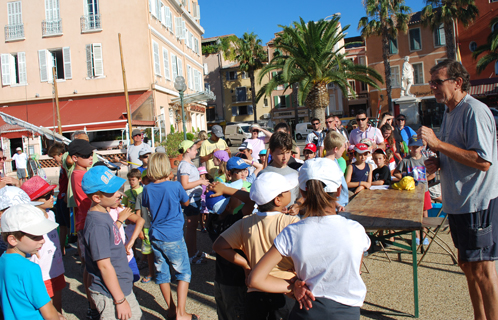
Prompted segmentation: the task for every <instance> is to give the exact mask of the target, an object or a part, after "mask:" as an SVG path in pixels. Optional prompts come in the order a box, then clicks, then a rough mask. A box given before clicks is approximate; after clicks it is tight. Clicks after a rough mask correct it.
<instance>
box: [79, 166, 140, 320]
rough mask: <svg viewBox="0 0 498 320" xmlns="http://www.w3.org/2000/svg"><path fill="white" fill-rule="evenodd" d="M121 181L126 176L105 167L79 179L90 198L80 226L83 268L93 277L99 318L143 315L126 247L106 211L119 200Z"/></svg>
mask: <svg viewBox="0 0 498 320" xmlns="http://www.w3.org/2000/svg"><path fill="white" fill-rule="evenodd" d="M124 183H125V179H123V178H120V177H117V176H115V175H114V174H113V173H112V172H111V171H110V170H109V169H108V168H107V167H104V166H97V167H93V168H92V169H90V170H89V171H88V172H86V173H85V175H84V176H83V179H82V181H81V187H82V189H83V192H85V194H86V195H87V196H88V198H90V200H91V201H92V204H91V206H90V209H89V210H88V214H87V217H86V222H85V228H84V229H83V242H84V244H85V257H86V259H85V263H86V269H87V271H88V273H89V274H90V275H91V276H92V277H91V278H92V282H91V284H90V286H89V291H90V296H91V298H92V300H93V301H94V302H95V306H96V308H97V310H98V313H99V314H100V317H101V318H102V319H115V318H116V316H117V318H118V319H141V318H142V310H140V305H139V304H138V302H137V299H136V298H135V295H134V294H133V291H132V287H133V273H132V271H131V269H130V267H129V265H128V259H127V257H126V249H125V246H124V243H123V241H122V239H121V236H120V233H119V228H118V225H117V224H116V223H115V222H114V221H113V219H112V218H111V216H110V215H109V212H108V210H109V208H111V207H115V206H116V205H117V204H118V203H119V202H120V200H121V194H120V193H119V192H118V190H119V189H120V188H121V186H122V185H123V184H124ZM116 222H117V223H119V224H120V226H121V225H122V224H123V221H122V220H119V219H118V220H117V221H116ZM140 231H141V230H140V229H139V228H137V229H136V230H135V232H134V233H133V235H132V237H131V239H130V241H129V243H128V245H127V247H128V248H130V249H131V246H132V245H133V243H134V242H135V239H136V238H137V237H138V234H139V233H140ZM130 244H131V246H130Z"/></svg>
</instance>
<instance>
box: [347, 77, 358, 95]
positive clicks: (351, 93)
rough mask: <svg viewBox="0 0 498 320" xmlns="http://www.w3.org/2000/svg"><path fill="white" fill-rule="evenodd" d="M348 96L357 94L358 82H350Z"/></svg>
mask: <svg viewBox="0 0 498 320" xmlns="http://www.w3.org/2000/svg"><path fill="white" fill-rule="evenodd" d="M348 84H349V87H348V96H350V97H352V96H353V92H354V93H355V94H356V81H354V80H348Z"/></svg>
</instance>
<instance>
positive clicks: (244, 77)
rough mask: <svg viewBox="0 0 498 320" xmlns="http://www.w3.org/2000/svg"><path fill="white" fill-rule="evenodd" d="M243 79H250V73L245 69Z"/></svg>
mask: <svg viewBox="0 0 498 320" xmlns="http://www.w3.org/2000/svg"><path fill="white" fill-rule="evenodd" d="M241 78H242V79H249V74H248V73H247V72H245V71H242V77H241Z"/></svg>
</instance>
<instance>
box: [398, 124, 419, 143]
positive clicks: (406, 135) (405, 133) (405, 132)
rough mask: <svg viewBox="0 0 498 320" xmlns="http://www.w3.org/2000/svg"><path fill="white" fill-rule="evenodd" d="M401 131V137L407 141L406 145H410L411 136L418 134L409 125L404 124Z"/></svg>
mask: <svg viewBox="0 0 498 320" xmlns="http://www.w3.org/2000/svg"><path fill="white" fill-rule="evenodd" d="M400 132H401V137H402V138H403V141H404V142H405V143H406V145H408V141H410V138H411V137H412V136H414V135H416V134H417V133H416V132H415V131H413V129H412V128H410V127H409V126H404V127H403V129H401V130H400Z"/></svg>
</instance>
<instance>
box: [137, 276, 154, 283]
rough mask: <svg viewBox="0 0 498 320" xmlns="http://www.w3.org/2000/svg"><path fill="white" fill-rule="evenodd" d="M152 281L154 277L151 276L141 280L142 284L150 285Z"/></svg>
mask: <svg viewBox="0 0 498 320" xmlns="http://www.w3.org/2000/svg"><path fill="white" fill-rule="evenodd" d="M151 281H152V277H151V276H146V277H143V278H142V280H140V282H141V283H149V282H151Z"/></svg>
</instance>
